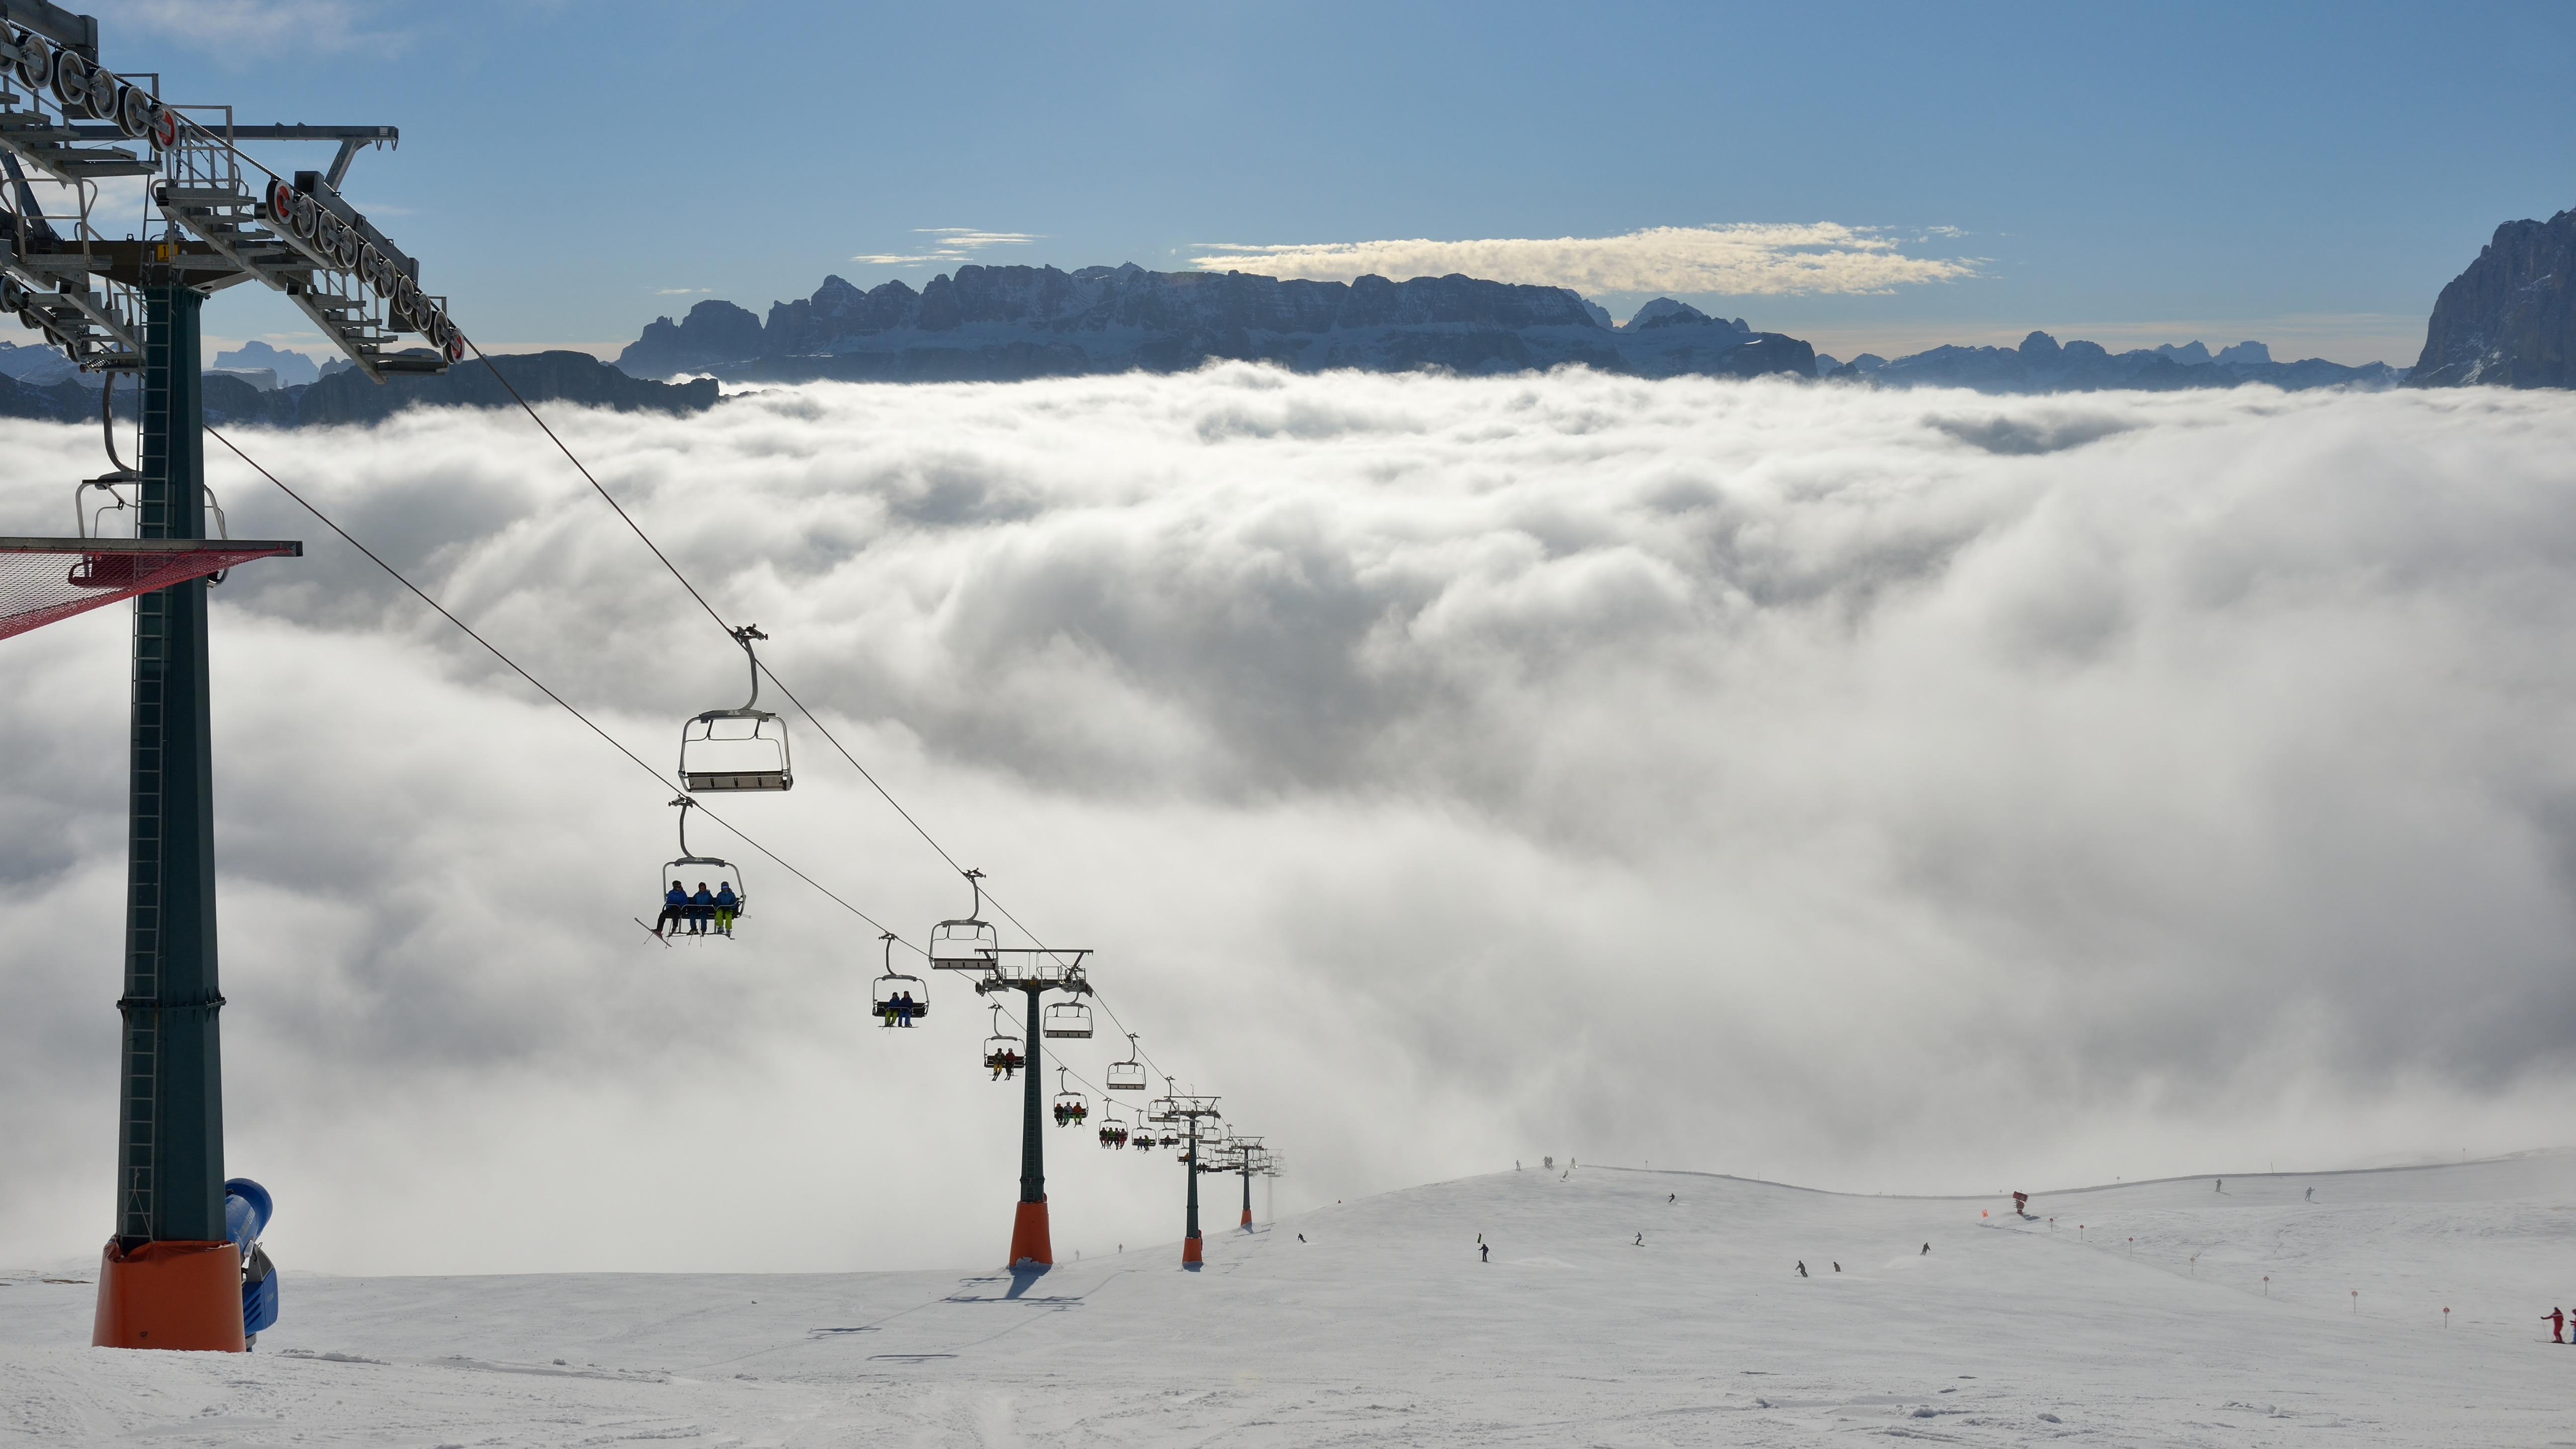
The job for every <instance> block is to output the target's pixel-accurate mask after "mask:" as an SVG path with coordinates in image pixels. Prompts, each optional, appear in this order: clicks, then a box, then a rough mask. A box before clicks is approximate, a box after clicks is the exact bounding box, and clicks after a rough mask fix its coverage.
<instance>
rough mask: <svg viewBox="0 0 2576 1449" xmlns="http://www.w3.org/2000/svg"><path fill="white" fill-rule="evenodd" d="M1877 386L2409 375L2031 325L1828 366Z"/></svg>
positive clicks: (2075, 385)
mask: <svg viewBox="0 0 2576 1449" xmlns="http://www.w3.org/2000/svg"><path fill="white" fill-rule="evenodd" d="M1826 375H1827V376H1829V377H1833V378H1838V379H1842V380H1846V381H1852V382H1860V383H1865V384H1867V385H1869V386H1872V387H1964V388H1973V389H1975V390H1976V391H1978V392H1987V393H2040V392H2105V391H2111V390H2115V389H2142V390H2147V391H2158V392H2162V391H2172V390H2175V389H2181V388H2203V387H2243V386H2245V385H2247V384H2249V383H2268V384H2269V385H2271V386H2273V387H2277V388H2281V389H2283V390H2285V391H2290V392H2297V391H2300V390H2302V389H2306V388H2312V387H2393V386H2395V385H2396V384H2397V383H2398V382H2399V381H2401V380H2402V379H2403V378H2404V376H2405V374H2403V373H2401V372H2399V371H2398V370H2397V369H2396V368H2393V367H2390V366H2389V365H2388V364H2386V363H2384V362H2369V363H2364V364H2362V365H2361V366H2359V367H2347V366H2345V365H2343V364H2342V363H2337V362H2328V361H2326V360H2325V359H2324V358H2321V357H2311V358H2307V359H2305V360H2304V361H2299V362H2275V361H2273V360H2272V350H2271V349H2270V348H2269V347H2266V346H2265V345H2264V344H2262V343H2260V342H2240V343H2237V344H2236V345H2235V346H2232V347H2226V348H2221V349H2220V350H2219V351H2218V352H2217V353H2216V354H2215V355H2213V354H2212V353H2211V352H2210V350H2209V349H2208V347H2207V346H2205V345H2203V344H2202V343H2199V342H2190V343H2186V344H2184V345H2182V346H2180V347H2177V346H2174V345H2173V344H2171V343H2167V344H2165V345H2163V346H2161V347H2152V348H2150V347H2141V348H2134V349H2132V350H2130V351H2127V352H2113V351H2111V350H2110V349H2109V348H2107V347H2104V346H2102V345H2101V344H2100V343H2098V342H2084V341H2074V342H2067V343H2064V344H2061V343H2059V342H2058V340H2057V339H2056V338H2054V337H2051V336H2050V335H2048V334H2047V333H2045V332H2033V333H2031V334H2030V335H2029V336H2028V337H2025V338H2023V339H2022V341H2021V345H2020V346H2019V347H1935V348H1932V349H1931V350H1929V351H1927V352H1917V353H1914V354H1912V355H1910V356H1906V357H1900V358H1898V359H1896V360H1895V361H1893V362H1890V361H1887V360H1886V359H1884V358H1881V357H1876V356H1873V355H1871V354H1868V353H1863V354H1861V355H1860V356H1859V357H1856V358H1854V359H1852V360H1851V361H1850V362H1846V363H1843V364H1841V365H1839V366H1837V367H1834V368H1832V369H1830V370H1828V371H1827V372H1826Z"/></svg>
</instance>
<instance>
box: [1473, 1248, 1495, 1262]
mask: <svg viewBox="0 0 2576 1449" xmlns="http://www.w3.org/2000/svg"><path fill="white" fill-rule="evenodd" d="M1476 1261H1477V1262H1479V1263H1490V1262H1492V1261H1494V1245H1493V1244H1491V1243H1478V1244H1477V1245H1476Z"/></svg>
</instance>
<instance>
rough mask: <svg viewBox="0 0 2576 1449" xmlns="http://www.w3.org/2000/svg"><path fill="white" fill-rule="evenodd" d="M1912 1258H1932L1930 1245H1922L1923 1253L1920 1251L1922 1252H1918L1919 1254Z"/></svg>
mask: <svg viewBox="0 0 2576 1449" xmlns="http://www.w3.org/2000/svg"><path fill="white" fill-rule="evenodd" d="M1914 1256H1916V1257H1918V1258H1929V1257H1931V1256H1932V1245H1931V1244H1930V1243H1925V1244H1924V1245H1923V1251H1922V1252H1920V1253H1917V1254H1915V1255H1914Z"/></svg>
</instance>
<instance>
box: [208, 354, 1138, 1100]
mask: <svg viewBox="0 0 2576 1449" xmlns="http://www.w3.org/2000/svg"><path fill="white" fill-rule="evenodd" d="M464 340H465V345H466V346H468V347H470V348H472V349H473V350H474V355H475V356H476V357H477V358H479V359H481V361H482V363H483V366H484V369H485V370H486V371H488V372H490V373H491V374H492V379H493V381H495V382H498V383H499V384H501V388H502V390H503V391H505V392H507V393H508V394H509V395H510V400H511V401H512V402H515V403H517V404H518V405H519V410H520V411H521V412H524V413H526V414H527V415H528V421H530V422H532V423H535V424H536V425H537V429H538V431H540V432H542V433H544V434H545V435H546V441H548V442H550V443H552V444H554V445H555V451H557V452H559V453H561V454H563V455H564V461H566V462H568V463H570V464H572V466H573V469H574V471H576V472H578V473H580V474H581V476H582V481H583V482H585V483H588V484H589V485H590V487H591V491H592V492H594V493H597V494H598V495H599V497H600V501H601V502H604V503H606V504H607V505H608V506H609V508H610V509H611V510H613V511H614V512H615V513H616V514H617V517H618V521H619V522H621V523H624V524H625V525H626V527H627V530H628V531H629V532H631V533H633V534H634V535H635V537H636V539H637V541H638V542H640V543H642V544H643V545H644V547H645V548H647V549H648V550H650V551H651V552H652V554H653V557H654V558H655V559H656V560H658V561H660V563H661V565H662V567H663V568H664V569H666V570H668V571H669V573H670V575H671V577H672V578H673V579H674V580H675V581H677V582H678V583H679V585H680V587H681V588H683V589H686V590H687V591H688V594H689V597H690V598H692V599H694V600H696V601H697V605H698V607H699V608H701V609H704V610H705V611H706V614H707V617H708V618H710V619H713V620H714V621H715V622H716V627H717V628H719V629H722V630H724V631H725V633H726V634H727V635H731V634H732V633H733V632H734V626H733V624H732V623H731V622H730V621H728V620H727V619H726V618H725V616H724V615H723V614H722V613H720V612H718V610H717V609H716V606H715V605H714V604H711V603H709V602H708V601H707V596H706V595H705V594H702V593H700V592H699V591H698V586H697V585H696V584H693V583H691V582H689V576H688V575H687V574H684V573H682V572H680V566H679V565H678V564H676V563H673V562H672V561H671V556H670V555H669V554H667V553H664V552H663V551H662V546H661V545H660V544H658V543H655V542H654V541H653V536H652V535H651V534H648V533H646V532H645V531H644V525H642V524H640V523H638V522H636V521H635V516H634V515H633V514H631V513H628V512H627V511H626V506H625V505H624V504H622V503H619V502H618V501H617V495H616V494H613V493H611V492H609V491H608V489H607V487H606V485H604V484H602V483H601V482H600V481H599V478H598V476H597V475H596V474H594V473H592V472H591V471H590V467H589V465H587V464H585V463H583V462H582V461H581V457H580V455H579V454H576V453H575V452H573V450H572V447H571V445H570V444H568V443H566V442H565V441H564V440H563V437H562V435H561V434H559V433H557V432H556V431H555V430H554V428H553V427H552V426H551V425H549V424H548V423H547V422H546V420H545V417H544V416H543V415H542V414H540V413H539V412H538V411H537V409H536V406H535V405H534V404H533V403H530V402H529V401H528V399H527V397H526V395H525V394H523V393H521V392H520V391H519V389H518V388H517V387H516V386H515V385H514V384H512V383H511V381H510V379H509V378H508V377H507V376H505V375H504V374H503V373H502V371H501V368H500V365H499V364H498V363H496V362H494V361H493V360H492V356H491V354H490V353H487V352H485V351H484V350H483V348H482V345H481V344H480V343H477V342H476V341H475V340H474V339H473V338H472V337H470V336H468V337H466V338H465V339H464ZM210 431H211V430H210ZM225 446H226V447H231V446H232V445H231V444H230V443H226V444H225ZM235 451H236V452H238V451H239V450H238V449H236V450H235ZM280 486H283V485H280ZM298 501H301V500H298ZM314 516H315V517H317V518H318V517H320V516H321V515H319V514H316V515H314ZM324 521H325V522H328V521H329V520H327V519H326V520H324ZM370 557H372V555H370ZM415 592H416V591H415ZM423 597H424V598H426V597H427V596H426V595H423ZM441 612H444V611H443V610H442V611H441ZM460 627H461V626H460ZM737 642H739V641H737ZM485 647H487V648H488V647H489V646H488V645H487V646H485ZM495 652H498V651H495ZM752 663H753V665H754V667H755V668H757V669H758V671H759V672H760V673H762V674H766V675H768V676H769V682H770V683H772V684H774V685H777V686H778V692H779V693H781V694H784V695H786V696H787V700H788V702H789V703H790V704H793V705H795V706H796V712H797V713H798V714H801V715H803V716H804V717H805V722H806V723H807V724H810V725H812V726H813V727H814V731H815V733H817V734H819V735H821V736H822V737H823V739H824V742H825V743H827V744H829V745H830V746H831V747H832V749H833V751H834V752H835V753H837V754H839V755H840V757H841V758H842V759H844V760H847V761H849V762H850V768H852V769H854V770H857V771H858V772H859V778H861V779H863V780H865V781H867V782H868V784H869V786H870V787H871V788H873V789H874V790H875V791H876V792H877V794H878V795H879V796H880V797H881V798H883V799H884V801H885V802H886V804H887V805H889V806H891V807H893V809H894V813H895V814H897V815H900V816H902V817H903V822H904V823H905V824H906V825H909V826H911V827H912V828H913V832H914V833H915V834H917V835H919V836H920V837H921V838H922V841H923V843H925V844H927V845H928V846H929V847H930V848H931V850H932V851H934V852H936V853H937V854H938V856H939V858H940V859H941V860H944V861H946V862H947V863H948V867H949V869H951V870H955V871H958V872H960V873H963V871H964V870H965V867H964V866H961V865H959V864H958V863H957V857H955V856H953V855H951V854H949V853H948V848H947V847H946V846H944V845H941V844H940V843H939V839H938V837H937V836H934V835H932V834H931V833H930V831H929V829H928V827H926V826H924V825H923V824H922V823H921V821H920V820H919V819H917V818H915V817H914V815H913V813H912V812H911V811H909V810H907V809H905V808H904V807H903V802H902V801H900V800H897V799H896V798H894V792H893V791H891V790H888V789H887V788H886V787H885V784H884V782H882V781H880V780H879V779H877V777H876V775H875V773H874V772H872V771H871V770H869V769H868V767H867V766H865V765H863V764H860V763H859V758H858V756H856V755H854V754H852V753H850V751H849V748H848V747H847V746H845V745H843V744H842V743H841V741H840V737H839V736H837V735H835V734H833V733H832V731H831V730H830V729H829V728H828V727H826V726H825V725H824V723H823V722H822V721H821V720H820V719H818V718H816V717H815V715H814V711H813V710H811V709H809V708H807V707H806V704H805V701H804V700H803V699H802V698H800V697H798V695H797V693H796V691H795V690H793V689H791V688H789V687H788V684H787V681H786V680H784V679H781V678H779V677H778V671H777V670H775V669H772V668H771V667H770V666H769V664H768V663H767V662H766V661H764V660H762V659H760V658H759V656H757V655H754V656H753V658H752ZM512 667H513V668H516V667H517V666H515V665H513V666H512ZM565 708H567V709H569V708H571V706H569V705H566V706H565ZM619 748H620V749H624V748H625V747H624V746H622V745H621V746H619ZM630 758H631V756H630ZM637 763H639V764H641V763H642V762H641V761H640V760H639V761H637ZM655 778H656V779H657V780H658V779H659V778H661V777H660V776H659V775H658V774H656V776H655ZM719 823H722V822H719ZM727 828H729V829H730V828H731V827H730V826H728V827H727ZM735 833H736V834H740V832H739V831H737V832H735ZM744 839H745V840H749V839H750V837H748V836H745V837H744ZM765 853H766V852H764V854H765ZM781 864H784V862H781ZM789 869H791V870H793V869H794V867H792V866H791V867H789ZM818 889H819V887H818ZM826 894H828V892H826ZM984 899H986V900H988V901H992V903H993V909H995V910H997V911H1000V912H1001V913H1002V918H1003V919H1004V920H1007V921H1009V922H1010V923H1011V924H1012V925H1013V926H1014V927H1016V928H1017V929H1018V930H1019V932H1020V934H1022V935H1024V936H1026V937H1028V938H1029V940H1030V942H1031V943H1033V944H1035V945H1036V946H1037V947H1038V949H1039V950H1041V951H1047V950H1048V947H1047V945H1046V943H1045V942H1044V941H1043V940H1041V939H1039V937H1038V934H1037V932H1035V931H1032V930H1030V929H1029V928H1028V926H1027V924H1026V923H1024V922H1022V921H1021V920H1020V918H1019V917H1018V916H1015V915H1013V914H1011V909H1010V907H1008V906H1006V905H1003V904H1002V903H1001V902H1000V901H999V900H995V899H994V898H993V896H992V895H991V893H990V892H987V893H985V895H984ZM843 904H844V905H847V902H843ZM850 909H851V910H852V911H853V912H855V911H856V909H857V908H856V907H851V908H850ZM861 919H866V918H865V917H864V916H862V917H861ZM869 924H870V925H875V924H876V923H875V922H874V921H870V922H869ZM878 929H880V930H882V929H884V928H883V927H882V926H880V927H878ZM907 944H909V943H907ZM915 949H919V948H915ZM1049 954H1053V953H1052V952H1049ZM923 955H924V956H927V955H928V953H927V952H926V951H925V952H923ZM1092 999H1093V1000H1094V1001H1097V1002H1099V1004H1100V1009H1101V1010H1102V1011H1105V1012H1108V1014H1109V1019H1110V1020H1111V1021H1113V1022H1116V1023H1117V1025H1118V1029H1119V1031H1121V1032H1125V1031H1126V1030H1127V1023H1126V1022H1124V1021H1123V1020H1120V1018H1119V1016H1118V1013H1117V1012H1116V1011H1115V1010H1113V1009H1111V1007H1110V1006H1109V1003H1108V1002H1107V1001H1106V1000H1104V999H1102V998H1101V996H1100V995H1099V992H1098V991H1097V989H1096V988H1095V990H1094V991H1093V994H1092ZM1142 1055H1143V1056H1144V1060H1145V1061H1146V1062H1147V1064H1149V1065H1153V1066H1154V1067H1155V1070H1156V1071H1157V1073H1160V1072H1161V1067H1160V1065H1159V1064H1157V1063H1155V1062H1154V1059H1153V1057H1152V1055H1151V1054H1142Z"/></svg>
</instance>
